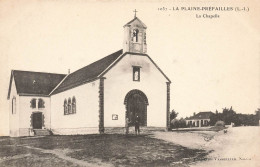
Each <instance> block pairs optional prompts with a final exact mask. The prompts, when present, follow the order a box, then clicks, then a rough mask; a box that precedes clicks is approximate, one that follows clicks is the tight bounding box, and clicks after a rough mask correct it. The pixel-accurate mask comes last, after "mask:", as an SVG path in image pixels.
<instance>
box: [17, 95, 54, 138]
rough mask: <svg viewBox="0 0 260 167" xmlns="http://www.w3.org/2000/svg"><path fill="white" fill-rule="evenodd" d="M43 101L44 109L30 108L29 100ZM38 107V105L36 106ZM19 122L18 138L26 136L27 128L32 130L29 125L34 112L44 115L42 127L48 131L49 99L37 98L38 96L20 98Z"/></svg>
mask: <svg viewBox="0 0 260 167" xmlns="http://www.w3.org/2000/svg"><path fill="white" fill-rule="evenodd" d="M33 98H35V99H40V98H41V99H43V101H44V106H45V107H44V108H31V100H32V99H33ZM36 106H38V105H36ZM19 108H20V120H19V124H20V126H19V131H20V136H28V135H29V128H32V125H31V115H32V113H34V112H42V114H43V115H44V126H43V128H46V129H50V112H51V107H50V98H49V97H38V96H20V107H19Z"/></svg>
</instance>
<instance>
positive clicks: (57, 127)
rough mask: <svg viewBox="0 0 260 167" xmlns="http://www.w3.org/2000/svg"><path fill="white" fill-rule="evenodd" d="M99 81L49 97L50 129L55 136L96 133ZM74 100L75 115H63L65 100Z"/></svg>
mask: <svg viewBox="0 0 260 167" xmlns="http://www.w3.org/2000/svg"><path fill="white" fill-rule="evenodd" d="M98 91H99V80H96V81H93V82H90V83H87V84H84V85H81V86H78V87H75V88H73V89H70V90H67V91H64V92H61V93H58V94H55V95H52V96H51V129H52V130H53V132H54V133H57V134H86V133H98V125H99V124H98V123H99V94H98ZM73 96H75V98H76V114H70V115H64V107H63V104H64V100H65V98H66V99H67V100H68V98H69V97H70V98H72V97H73Z"/></svg>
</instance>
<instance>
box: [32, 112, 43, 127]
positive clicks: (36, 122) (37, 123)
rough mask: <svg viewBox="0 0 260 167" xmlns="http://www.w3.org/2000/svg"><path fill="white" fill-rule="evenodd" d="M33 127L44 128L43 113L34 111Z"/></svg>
mask: <svg viewBox="0 0 260 167" xmlns="http://www.w3.org/2000/svg"><path fill="white" fill-rule="evenodd" d="M33 129H42V113H33Z"/></svg>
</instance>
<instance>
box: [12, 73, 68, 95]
mask: <svg viewBox="0 0 260 167" xmlns="http://www.w3.org/2000/svg"><path fill="white" fill-rule="evenodd" d="M65 76H66V75H65V74H54V73H44V72H32V71H19V70H12V72H11V78H10V85H9V91H8V99H9V97H10V91H11V86H12V81H13V78H14V82H15V85H16V90H17V94H28V95H46V96H47V95H49V93H50V92H51V91H52V90H53V89H54V88H55V87H56V86H57V84H59V83H60V82H61V81H62V79H63V78H64V77H65Z"/></svg>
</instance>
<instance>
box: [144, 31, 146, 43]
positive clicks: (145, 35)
mask: <svg viewBox="0 0 260 167" xmlns="http://www.w3.org/2000/svg"><path fill="white" fill-rule="evenodd" d="M144 44H146V33H144Z"/></svg>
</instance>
